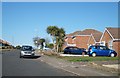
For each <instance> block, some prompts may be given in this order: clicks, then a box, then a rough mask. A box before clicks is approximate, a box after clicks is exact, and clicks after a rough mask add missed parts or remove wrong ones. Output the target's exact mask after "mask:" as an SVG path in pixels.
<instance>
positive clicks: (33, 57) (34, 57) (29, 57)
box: [24, 56, 41, 59]
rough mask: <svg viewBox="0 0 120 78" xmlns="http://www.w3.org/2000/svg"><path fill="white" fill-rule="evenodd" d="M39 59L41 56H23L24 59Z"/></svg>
mask: <svg viewBox="0 0 120 78" xmlns="http://www.w3.org/2000/svg"><path fill="white" fill-rule="evenodd" d="M39 57H41V56H24V58H26V59H37V58H39Z"/></svg>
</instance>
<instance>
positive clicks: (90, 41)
mask: <svg viewBox="0 0 120 78" xmlns="http://www.w3.org/2000/svg"><path fill="white" fill-rule="evenodd" d="M93 44H95V41H94V39H93V37H92V36H90V37H89V41H88V45H93Z"/></svg>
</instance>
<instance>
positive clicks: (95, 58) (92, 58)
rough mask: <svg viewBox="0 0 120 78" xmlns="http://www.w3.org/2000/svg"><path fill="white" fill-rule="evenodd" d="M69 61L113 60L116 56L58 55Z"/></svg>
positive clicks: (116, 58)
mask: <svg viewBox="0 0 120 78" xmlns="http://www.w3.org/2000/svg"><path fill="white" fill-rule="evenodd" d="M59 58H61V59H65V60H68V61H70V62H91V61H115V60H118V59H119V58H118V57H59Z"/></svg>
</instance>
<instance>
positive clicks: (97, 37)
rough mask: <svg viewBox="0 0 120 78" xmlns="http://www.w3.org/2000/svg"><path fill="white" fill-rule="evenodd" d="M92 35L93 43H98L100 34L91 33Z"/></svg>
mask: <svg viewBox="0 0 120 78" xmlns="http://www.w3.org/2000/svg"><path fill="white" fill-rule="evenodd" d="M92 35H93V37H94V39H95V41H96V42H99V41H100V38H101V36H102V33H101V32H100V33H93V34H92Z"/></svg>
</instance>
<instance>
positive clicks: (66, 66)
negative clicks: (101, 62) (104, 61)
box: [39, 55, 118, 76]
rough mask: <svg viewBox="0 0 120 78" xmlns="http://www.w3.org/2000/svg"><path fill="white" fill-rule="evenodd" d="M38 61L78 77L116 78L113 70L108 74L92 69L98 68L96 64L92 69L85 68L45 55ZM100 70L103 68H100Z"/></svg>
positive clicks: (116, 74)
mask: <svg viewBox="0 0 120 78" xmlns="http://www.w3.org/2000/svg"><path fill="white" fill-rule="evenodd" d="M39 59H40V61H42V62H45V63H47V64H49V65H52V66H54V67H56V68H58V69H63V70H65V71H68V72H71V73H73V74H76V75H78V76H118V72H117V71H115V72H113V71H114V70H113V71H112V72H108V71H104V70H100V69H96V68H94V67H99V66H97V64H92V66H93V67H91V66H87V65H85V64H83V65H79V64H76V63H74V62H68V61H66V60H63V59H59V58H56V57H52V56H46V55H41V58H39ZM115 66H117V65H115ZM113 67H114V66H113ZM102 68H104V67H103V66H102ZM105 68H106V67H105Z"/></svg>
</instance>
